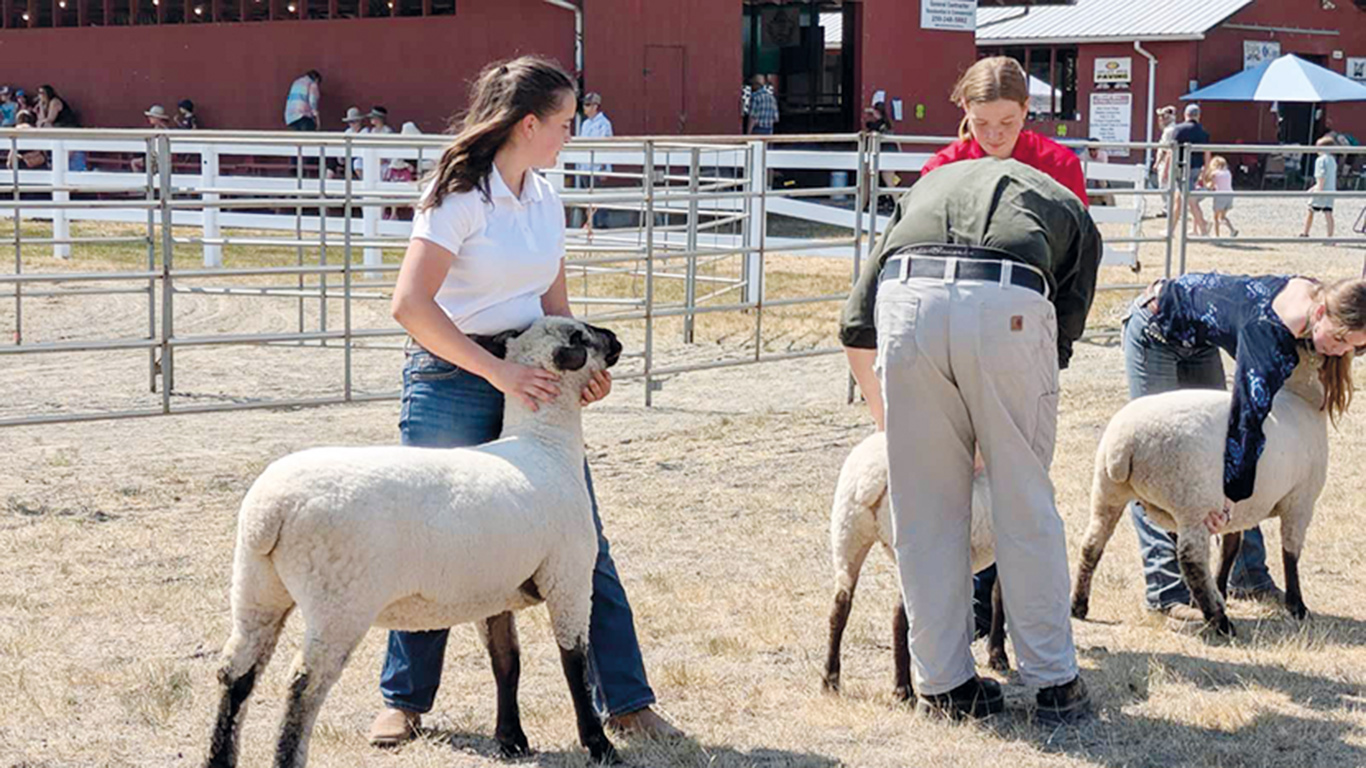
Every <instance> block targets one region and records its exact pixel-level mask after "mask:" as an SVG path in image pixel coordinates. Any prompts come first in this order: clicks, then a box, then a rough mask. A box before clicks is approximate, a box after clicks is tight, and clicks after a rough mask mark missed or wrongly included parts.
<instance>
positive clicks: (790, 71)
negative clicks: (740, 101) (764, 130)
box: [740, 0, 859, 133]
mask: <svg viewBox="0 0 1366 768" xmlns="http://www.w3.org/2000/svg"><path fill="white" fill-rule="evenodd" d="M858 9H859V4H858V3H853V2H838V1H837V0H786V1H785V0H745V5H744V17H743V20H742V24H741V33H740V39H741V44H742V46H743V48H744V73H745V83H749V82H751V81H752V79H753V76H754V75H756V74H761V75H766V76H768V79H769V82H770V87H772V88H773V90H774V93H775V95H776V96H777V97H778V114H779V120H778V125H777V132H778V133H838V132H843V131H851V130H855V129H856V128H857V122H856V119H857V117H858V115H856V114H855V112H854V107H855V104H854V102H855V101H856V99H855V98H854V66H855V63H856V62H857V57H856V55H857V52H856V50H855V49H856V42H857V36H856V34H855V31H856V28H857V23H858V19H857V11H858Z"/></svg>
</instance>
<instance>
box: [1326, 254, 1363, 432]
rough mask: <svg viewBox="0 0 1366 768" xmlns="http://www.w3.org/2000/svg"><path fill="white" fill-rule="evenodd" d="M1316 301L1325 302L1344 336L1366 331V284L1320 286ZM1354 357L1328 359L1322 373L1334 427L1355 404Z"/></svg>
mask: <svg viewBox="0 0 1366 768" xmlns="http://www.w3.org/2000/svg"><path fill="white" fill-rule="evenodd" d="M1315 298H1316V299H1319V298H1321V299H1322V300H1323V303H1324V307H1325V312H1324V314H1325V315H1326V316H1327V317H1330V318H1332V319H1333V321H1334V322H1335V323H1337V325H1338V326H1340V327H1341V328H1342V330H1343V332H1344V333H1354V332H1356V331H1363V330H1366V280H1363V279H1357V278H1348V279H1346V280H1339V281H1337V282H1336V283H1333V284H1332V285H1330V286H1328V287H1327V288H1324V287H1322V286H1320V287H1319V289H1318V291H1317V292H1316V295H1315ZM1353 356H1354V352H1353V351H1352V350H1348V352H1347V354H1345V355H1342V356H1341V357H1325V358H1324V361H1323V367H1322V368H1320V369H1319V380H1320V381H1322V382H1323V406H1322V408H1324V409H1326V410H1327V411H1328V416H1329V418H1331V419H1332V420H1333V423H1334V424H1336V423H1337V421H1338V417H1339V416H1341V415H1342V414H1343V413H1346V411H1347V406H1349V405H1351V403H1352V386H1353V385H1352V358H1353Z"/></svg>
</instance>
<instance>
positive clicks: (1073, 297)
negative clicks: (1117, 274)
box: [1053, 205, 1104, 368]
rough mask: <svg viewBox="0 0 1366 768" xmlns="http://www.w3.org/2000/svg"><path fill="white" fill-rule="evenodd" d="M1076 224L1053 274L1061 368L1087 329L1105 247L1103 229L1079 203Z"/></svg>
mask: <svg viewBox="0 0 1366 768" xmlns="http://www.w3.org/2000/svg"><path fill="white" fill-rule="evenodd" d="M1074 220H1075V221H1076V226H1075V227H1074V234H1073V237H1072V241H1071V242H1070V243H1069V244H1068V245H1067V248H1066V252H1065V253H1063V254H1061V257H1060V258H1058V259H1057V261H1056V262H1055V263H1056V264H1057V267H1056V268H1055V269H1054V272H1053V277H1054V279H1055V280H1057V284H1058V295H1057V296H1055V297H1054V298H1053V305H1054V306H1055V307H1056V308H1057V311H1058V367H1059V368H1066V367H1067V363H1068V362H1069V361H1070V360H1071V359H1072V342H1074V341H1076V340H1077V339H1079V338H1081V335H1082V333H1083V332H1085V330H1086V315H1087V313H1088V312H1090V311H1091V300H1092V299H1094V298H1095V295H1096V272H1097V271H1098V270H1099V269H1100V257H1101V253H1102V251H1103V250H1104V247H1103V245H1102V243H1101V238H1100V230H1098V229H1096V223H1095V222H1094V221H1092V220H1091V214H1089V213H1087V212H1086V210H1085V209H1084V208H1082V207H1081V206H1080V205H1078V206H1077V210H1076V214H1075V217H1074Z"/></svg>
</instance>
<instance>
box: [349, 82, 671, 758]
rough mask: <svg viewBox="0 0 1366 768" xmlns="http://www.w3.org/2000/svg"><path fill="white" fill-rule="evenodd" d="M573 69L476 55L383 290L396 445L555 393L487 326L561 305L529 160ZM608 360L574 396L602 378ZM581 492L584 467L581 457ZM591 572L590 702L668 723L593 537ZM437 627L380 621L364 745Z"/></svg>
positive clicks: (551, 140) (401, 726) (411, 688)
mask: <svg viewBox="0 0 1366 768" xmlns="http://www.w3.org/2000/svg"><path fill="white" fill-rule="evenodd" d="M574 108H575V92H574V84H573V81H572V80H571V79H570V78H569V76H568V75H566V74H565V73H564V71H563V70H561V69H560V68H559V67H557V66H556V65H554V64H553V63H551V62H548V61H545V60H544V59H539V58H535V57H522V58H519V59H515V60H512V61H509V62H506V63H503V64H494V65H491V66H489V67H488V68H486V69H485V70H484V71H483V72H482V73H481V74H480V76H479V78H478V80H477V81H476V82H475V84H474V87H473V89H472V91H471V94H470V108H469V112H468V113H467V114H466V115H465V117H464V120H463V123H462V124H461V126H460V130H459V132H458V133H457V134H456V136H455V138H454V139H453V140H452V141H451V144H450V146H448V147H447V148H446V150H445V152H444V153H443V154H442V156H441V161H440V163H439V164H438V165H437V167H436V169H435V170H434V171H433V173H432V175H431V177H430V178H429V179H428V181H427V183H426V186H425V187H424V191H423V196H422V200H421V202H420V203H419V205H418V211H417V214H416V215H415V217H414V219H413V234H412V240H411V242H410V243H409V245H408V252H407V254H406V255H405V256H404V258H403V266H402V268H401V270H400V271H399V276H398V282H397V285H396V286H395V287H394V299H393V314H394V318H395V319H396V320H398V322H399V323H400V324H401V325H402V326H403V327H404V328H405V329H406V330H407V331H408V333H409V334H410V335H411V336H412V338H413V341H414V342H416V345H415V346H414V347H413V348H412V349H411V351H410V352H409V355H408V362H407V365H406V366H405V368H404V371H403V406H402V412H401V415H400V417H399V428H400V430H401V431H402V437H403V444H404V445H418V446H427V447H447V448H449V447H457V446H466V445H478V444H480V443H485V442H488V441H490V440H493V439H496V438H497V437H498V435H499V433H500V432H501V431H502V421H503V402H504V398H505V397H516V398H520V399H521V400H522V401H523V402H525V403H526V404H527V405H528V407H531V408H533V409H534V408H536V407H537V404H538V403H540V402H545V401H548V400H550V399H551V398H553V397H555V396H556V395H557V394H558V382H557V377H556V376H555V374H553V373H551V372H549V371H546V370H543V369H540V368H531V367H528V366H524V365H519V364H517V363H513V362H509V361H506V360H503V359H501V358H499V357H498V356H496V355H495V354H494V353H493V352H491V351H490V350H491V349H493V348H496V347H497V345H498V342H497V340H496V339H495V336H497V335H498V334H500V333H502V332H504V331H510V330H521V329H524V328H526V327H527V326H528V325H530V324H531V323H532V322H533V321H535V320H536V318H538V317H541V316H542V315H544V314H552V315H566V316H568V315H569V314H570V310H569V295H568V291H567V289H566V286H565V275H564V248H565V218H564V205H563V203H561V202H560V198H559V196H558V195H557V194H556V193H555V190H554V189H553V188H552V187H551V186H550V184H549V183H548V182H547V181H546V180H545V179H544V178H542V177H541V176H540V175H538V174H537V173H536V172H535V171H534V170H533V169H534V168H546V167H551V166H554V165H555V162H556V157H557V155H558V154H559V151H560V148H561V147H563V146H564V143H565V142H566V141H567V140H568V139H569V136H570V130H571V126H572V124H573V120H574ZM611 388H612V380H611V377H610V375H608V374H607V373H606V372H602V373H599V374H597V376H596V377H595V378H594V379H593V380H592V381H591V382H589V384H588V385H587V386H586V387H585V388H584V390H583V393H582V399H583V401H584V402H585V403H591V402H594V401H596V400H600V399H602V398H603V397H605V396H606V395H607V393H608V392H610V391H611ZM584 474H585V477H586V478H587V480H588V492H589V495H590V497H592V495H593V482H592V478H591V477H590V476H588V467H587V466H586V465H585V467H584ZM593 519H594V522H595V523H597V527H598V536H599V539H598V541H599V545H598V561H597V565H596V567H595V568H594V572H593V613H592V620H591V625H590V628H589V643H590V646H591V650H592V654H593V661H594V663H595V666H596V668H597V672H598V678H599V685H598V691H597V693H598V702H597V704H598V706H599V709H600V710H603V711H604V713H605V714H606V715H607V716H609V723H610V724H612V725H614V726H615V727H617V728H619V729H623V730H638V731H644V732H648V733H652V734H656V735H671V736H672V735H679V732H678V731H677V729H675V728H674V727H673V726H671V725H669V724H668V723H667V722H666V721H665V720H663V718H661V717H659V716H658V715H657V714H655V713H654V712H653V711H652V710H651V708H650V706H651V705H652V704H653V703H654V701H655V697H654V693H653V691H652V690H651V689H650V686H649V683H648V682H647V680H646V678H645V668H644V664H643V662H642V660H641V656H640V648H639V645H638V644H637V641H636V634H635V626H634V621H633V619H632V616H631V608H630V605H629V604H628V603H627V601H626V592H625V590H624V589H623V588H622V585H621V581H620V579H619V578H618V577H617V573H616V566H615V565H614V564H613V562H612V557H611V555H610V553H609V551H608V544H607V540H606V539H605V538H603V537H602V524H601V521H600V520H599V518H598V509H597V501H596V498H594V500H593ZM447 634H448V632H447V630H438V631H432V632H390V633H389V651H388V654H387V657H386V659H385V662H384V671H383V673H382V675H381V678H380V691H381V692H382V693H383V695H384V702H385V704H386V707H385V710H384V711H383V712H381V713H380V714H379V716H377V717H376V718H375V722H374V724H373V725H372V727H371V731H370V738H371V742H372V743H374V744H377V745H392V744H396V743H399V742H401V741H404V740H406V739H409V738H411V737H412V736H414V735H415V734H416V732H417V728H418V726H419V725H420V723H421V714H422V713H424V712H427V711H429V710H430V709H431V707H432V702H433V699H434V698H435V696H436V690H437V686H438V685H439V684H440V679H441V667H442V661H443V657H444V654H445V648H446V638H447Z"/></svg>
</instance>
